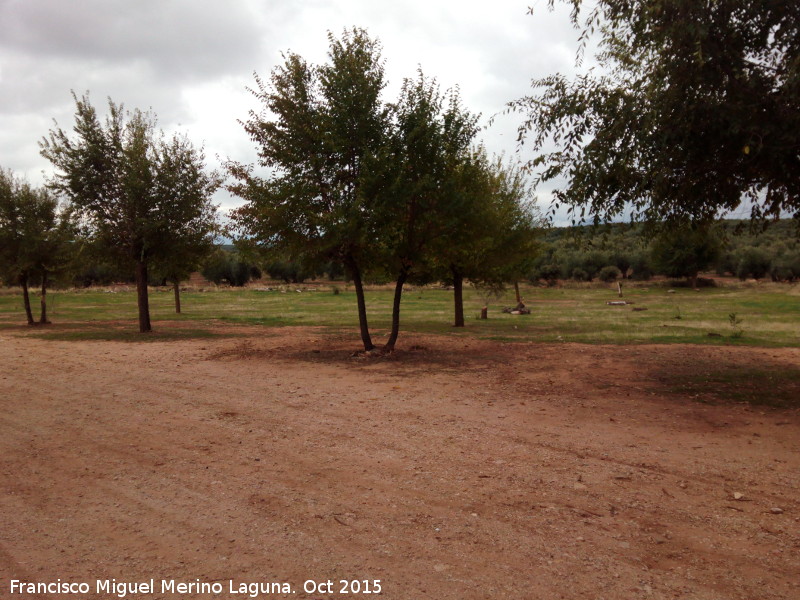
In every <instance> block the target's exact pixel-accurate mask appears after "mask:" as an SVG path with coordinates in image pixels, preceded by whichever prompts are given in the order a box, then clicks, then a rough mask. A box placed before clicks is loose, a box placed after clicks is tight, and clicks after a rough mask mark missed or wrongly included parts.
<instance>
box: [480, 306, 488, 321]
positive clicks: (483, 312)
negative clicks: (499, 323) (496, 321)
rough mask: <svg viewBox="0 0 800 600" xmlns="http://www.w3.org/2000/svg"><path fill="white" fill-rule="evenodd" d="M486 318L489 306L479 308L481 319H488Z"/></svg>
mask: <svg viewBox="0 0 800 600" xmlns="http://www.w3.org/2000/svg"><path fill="white" fill-rule="evenodd" d="M488 318H489V307H488V306H484V307H483V308H482V309H481V319H488Z"/></svg>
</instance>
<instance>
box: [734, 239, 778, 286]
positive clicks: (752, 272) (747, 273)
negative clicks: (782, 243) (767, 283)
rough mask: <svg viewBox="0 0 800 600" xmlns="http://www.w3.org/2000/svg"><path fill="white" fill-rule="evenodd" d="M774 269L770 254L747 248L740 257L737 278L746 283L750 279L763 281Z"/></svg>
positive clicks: (758, 249) (759, 249)
mask: <svg viewBox="0 0 800 600" xmlns="http://www.w3.org/2000/svg"><path fill="white" fill-rule="evenodd" d="M771 267H772V261H771V259H770V256H769V254H767V253H766V252H765V251H764V250H762V249H761V248H753V247H751V248H747V249H745V250H744V251H743V252H742V253H741V255H740V257H739V262H738V264H737V266H736V276H737V277H738V278H739V279H741V280H742V281H744V280H745V279H747V278H748V277H752V278H753V279H763V278H764V277H766V276H767V275H768V274H769V272H770V269H771Z"/></svg>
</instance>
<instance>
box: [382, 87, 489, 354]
mask: <svg viewBox="0 0 800 600" xmlns="http://www.w3.org/2000/svg"><path fill="white" fill-rule="evenodd" d="M394 114H395V128H394V132H393V136H392V141H391V146H390V148H391V150H390V160H389V161H388V162H387V163H386V167H387V169H388V173H387V176H386V177H387V179H389V180H390V181H391V182H392V183H391V185H390V186H389V187H388V189H387V190H386V192H385V194H384V196H382V205H381V210H380V211H379V212H380V216H381V217H382V218H383V221H382V223H381V224H380V232H381V233H380V237H381V241H382V242H383V243H384V247H385V248H386V250H387V251H386V253H385V268H386V271H387V272H389V273H395V274H396V281H395V293H394V301H393V304H392V329H391V332H390V333H389V339H388V340H387V342H386V345H385V346H384V350H385V351H387V352H392V351H393V350H394V347H395V344H396V342H397V337H398V335H399V330H400V302H401V298H402V293H403V285H404V284H405V282H406V281H407V280H408V278H409V277H410V276H411V275H412V274H414V273H417V274H421V273H425V272H426V271H430V270H431V269H432V268H433V267H434V265H435V259H436V254H437V252H436V247H437V244H436V240H441V239H442V236H445V235H446V234H447V233H448V232H451V231H452V227H454V226H456V223H457V222H458V219H459V216H460V215H462V214H463V211H465V210H467V206H469V204H470V200H469V195H468V194H464V193H462V188H461V186H462V185H463V180H462V175H463V173H462V169H463V168H464V167H465V164H466V163H465V157H466V156H467V153H468V151H469V148H470V145H471V144H472V142H473V140H474V138H475V135H476V134H477V131H478V130H477V126H476V122H477V117H475V116H474V115H472V114H470V113H469V112H468V111H467V110H465V109H464V108H463V106H462V105H461V101H460V98H459V96H458V93H457V92H450V93H449V94H448V95H447V96H445V95H443V94H441V92H440V91H439V88H438V86H437V84H436V81H435V80H429V79H426V78H425V77H424V76H423V75H422V73H421V72H420V73H419V74H418V77H417V78H416V79H415V80H411V79H407V80H406V81H405V82H404V84H403V88H402V91H401V93H400V100H399V102H398V103H397V104H396V106H395V111H394ZM467 179H468V180H469V176H468V178H467Z"/></svg>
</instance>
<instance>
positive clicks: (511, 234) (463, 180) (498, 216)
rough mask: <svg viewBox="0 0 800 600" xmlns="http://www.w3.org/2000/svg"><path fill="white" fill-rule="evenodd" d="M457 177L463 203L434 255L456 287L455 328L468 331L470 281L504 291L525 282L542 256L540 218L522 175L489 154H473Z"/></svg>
mask: <svg viewBox="0 0 800 600" xmlns="http://www.w3.org/2000/svg"><path fill="white" fill-rule="evenodd" d="M456 176H457V177H458V180H457V185H456V187H455V193H456V194H458V195H459V196H461V198H460V199H459V200H457V201H456V206H455V207H454V208H455V209H456V210H455V211H453V214H452V215H451V221H450V222H449V223H448V227H447V230H446V232H444V234H443V235H440V236H437V238H436V239H435V240H434V251H433V254H434V260H435V261H437V262H438V263H439V264H440V265H441V267H440V269H441V271H442V273H441V275H442V277H441V278H442V279H443V280H446V279H449V280H451V281H452V282H453V303H454V314H455V319H454V321H455V322H454V326H455V327H464V324H465V322H464V301H463V282H464V280H465V279H467V280H469V281H470V282H471V283H472V284H473V285H475V286H477V287H484V288H492V289H495V290H499V289H501V288H502V287H503V286H504V285H505V284H506V283H509V282H514V283H515V284H516V282H517V281H518V280H519V279H523V278H525V277H526V276H527V275H528V274H529V273H530V272H531V270H532V269H533V267H534V261H535V258H536V253H537V251H538V248H537V242H536V236H535V232H534V229H535V227H536V225H537V224H538V223H539V217H538V212H537V210H536V207H535V204H534V203H533V202H532V199H531V195H530V187H529V185H528V183H527V180H526V178H525V176H524V175H523V173H522V172H521V170H520V169H519V168H516V167H515V166H513V165H510V164H508V165H507V164H504V163H503V161H502V160H495V161H490V160H489V158H488V157H487V155H486V153H485V151H484V150H483V149H479V150H477V151H475V152H472V153H469V154H467V155H466V156H465V158H464V160H463V163H462V165H461V166H460V168H459V171H458V173H457V175H456ZM517 289H518V288H517Z"/></svg>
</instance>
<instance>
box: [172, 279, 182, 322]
mask: <svg viewBox="0 0 800 600" xmlns="http://www.w3.org/2000/svg"><path fill="white" fill-rule="evenodd" d="M172 289H173V291H174V292H175V312H176V313H178V314H181V284H180V282H179V281H178V280H177V279H176V280H175V281H174V282H173V284H172Z"/></svg>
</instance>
